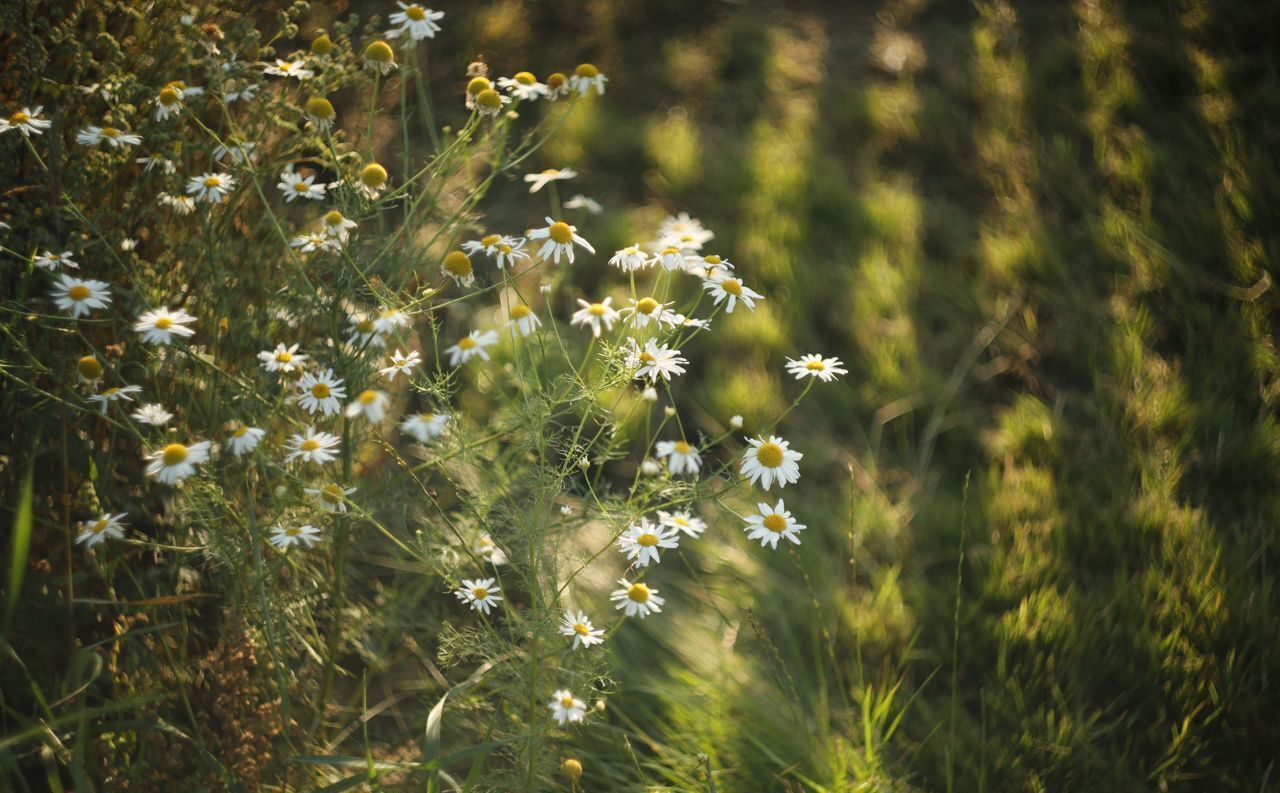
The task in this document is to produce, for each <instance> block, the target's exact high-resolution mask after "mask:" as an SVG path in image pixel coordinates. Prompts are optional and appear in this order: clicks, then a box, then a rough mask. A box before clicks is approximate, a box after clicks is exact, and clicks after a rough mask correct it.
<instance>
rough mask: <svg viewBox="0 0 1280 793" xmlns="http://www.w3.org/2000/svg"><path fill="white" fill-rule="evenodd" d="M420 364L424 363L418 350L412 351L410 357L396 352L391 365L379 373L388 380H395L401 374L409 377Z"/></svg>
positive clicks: (392, 356) (393, 354) (392, 355)
mask: <svg viewBox="0 0 1280 793" xmlns="http://www.w3.org/2000/svg"><path fill="white" fill-rule="evenodd" d="M420 363H422V356H421V355H419V354H418V352H417V351H416V350H410V351H409V354H408V355H406V354H404V353H402V352H400V351H399V350H396V351H395V352H393V353H391V365H390V366H386V367H383V368H382V369H379V370H378V371H379V372H380V373H381V374H382V375H383V376H384V377H386V378H387V379H388V380H395V379H396V375H399V374H403V375H405V376H406V377H408V376H409V375H410V374H412V373H413V370H414V369H415V368H417V366H418V364H420Z"/></svg>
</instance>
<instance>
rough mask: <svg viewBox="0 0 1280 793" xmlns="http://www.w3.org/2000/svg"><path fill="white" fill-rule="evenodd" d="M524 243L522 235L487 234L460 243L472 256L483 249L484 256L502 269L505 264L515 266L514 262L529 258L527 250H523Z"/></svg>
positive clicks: (504, 267)
mask: <svg viewBox="0 0 1280 793" xmlns="http://www.w3.org/2000/svg"><path fill="white" fill-rule="evenodd" d="M524 245H525V238H524V237H509V236H506V235H504V234H489V235H488V236H485V237H482V238H480V239H478V240H467V241H466V242H464V243H462V249H463V250H464V251H466V252H467V253H469V254H471V255H472V256H474V255H475V254H476V253H478V252H480V251H483V252H484V254H485V255H486V256H489V257H491V258H492V259H493V261H494V263H495V264H497V265H498V269H499V270H503V269H506V267H507V265H512V266H515V263H516V262H518V261H520V260H521V259H528V258H529V254H528V252H527V251H525V250H524Z"/></svg>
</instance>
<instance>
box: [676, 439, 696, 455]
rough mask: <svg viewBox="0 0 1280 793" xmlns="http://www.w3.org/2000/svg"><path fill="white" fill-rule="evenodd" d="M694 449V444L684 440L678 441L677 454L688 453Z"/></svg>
mask: <svg viewBox="0 0 1280 793" xmlns="http://www.w3.org/2000/svg"><path fill="white" fill-rule="evenodd" d="M692 451H693V446H691V445H689V444H687V443H685V442H684V441H676V454H688V453H689V452H692Z"/></svg>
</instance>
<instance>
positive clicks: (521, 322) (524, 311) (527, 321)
mask: <svg viewBox="0 0 1280 793" xmlns="http://www.w3.org/2000/svg"><path fill="white" fill-rule="evenodd" d="M541 325H542V320H540V319H538V315H537V314H535V313H533V309H531V308H529V306H528V305H526V304H524V303H516V304H514V305H512V306H511V310H510V311H508V312H507V327H509V328H511V329H512V330H513V331H514V332H516V333H519V334H520V335H521V336H528V335H529V334H531V333H533V332H534V331H535V330H537V329H538V328H539V327H540V326H541Z"/></svg>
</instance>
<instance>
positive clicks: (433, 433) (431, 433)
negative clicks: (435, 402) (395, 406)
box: [400, 413, 450, 443]
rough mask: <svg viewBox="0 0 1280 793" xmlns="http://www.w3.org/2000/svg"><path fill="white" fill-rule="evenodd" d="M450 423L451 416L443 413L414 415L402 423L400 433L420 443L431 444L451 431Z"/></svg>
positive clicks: (407, 417)
mask: <svg viewBox="0 0 1280 793" xmlns="http://www.w3.org/2000/svg"><path fill="white" fill-rule="evenodd" d="M449 421H450V418H449V416H448V415H446V414H442V413H414V414H412V415H410V416H405V418H404V421H401V422H400V431H401V432H403V433H404V434H406V435H410V436H412V437H413V438H414V439H415V440H416V441H418V443H429V442H431V441H433V440H435V439H437V438H439V437H440V436H442V435H444V433H445V431H447V430H448V429H449Z"/></svg>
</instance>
